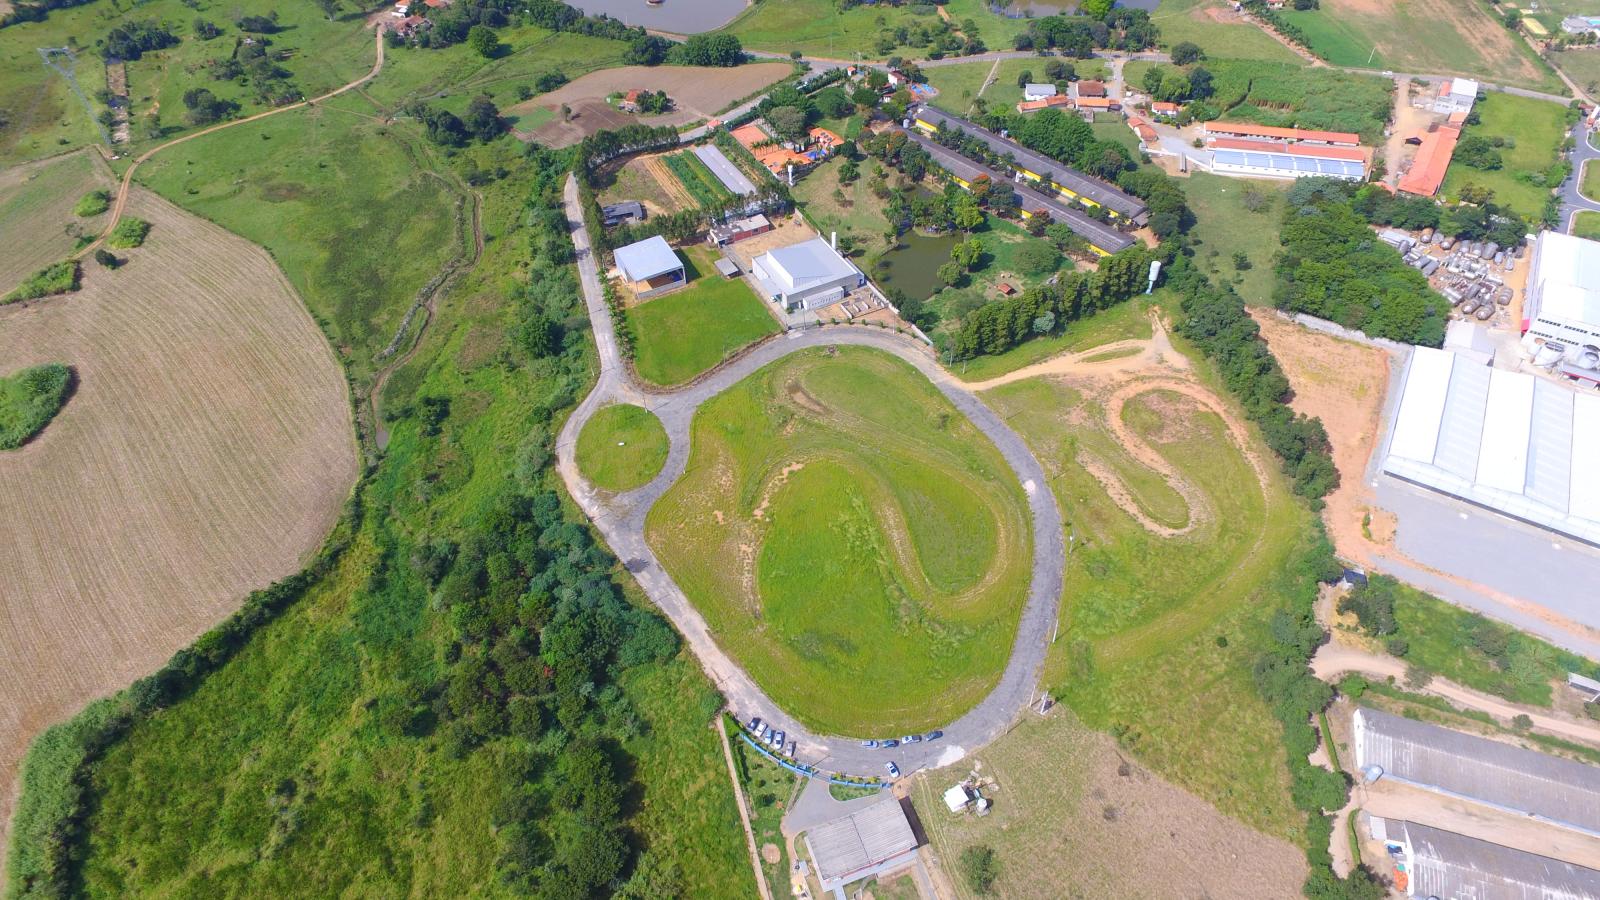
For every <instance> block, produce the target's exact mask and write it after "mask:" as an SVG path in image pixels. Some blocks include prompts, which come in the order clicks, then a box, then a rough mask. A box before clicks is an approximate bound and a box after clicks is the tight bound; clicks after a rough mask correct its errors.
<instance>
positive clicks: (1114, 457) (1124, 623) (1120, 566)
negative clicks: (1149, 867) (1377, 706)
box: [984, 380, 1309, 843]
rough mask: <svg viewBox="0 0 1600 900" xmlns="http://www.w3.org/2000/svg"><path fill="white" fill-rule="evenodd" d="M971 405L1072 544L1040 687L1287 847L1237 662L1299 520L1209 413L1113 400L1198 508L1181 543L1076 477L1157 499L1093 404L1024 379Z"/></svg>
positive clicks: (1269, 603)
mask: <svg viewBox="0 0 1600 900" xmlns="http://www.w3.org/2000/svg"><path fill="white" fill-rule="evenodd" d="M1214 390H1215V389H1214ZM1219 396H1220V394H1219ZM984 399H985V400H986V401H988V402H989V403H990V404H992V405H993V406H994V407H995V409H996V411H997V412H999V413H1000V414H1001V415H1002V416H1004V417H1006V418H1007V420H1008V421H1010V422H1011V423H1012V424H1013V426H1014V427H1016V428H1018V429H1019V430H1020V431H1021V432H1022V434H1023V436H1024V438H1025V439H1027V440H1028V442H1029V443H1030V445H1031V446H1032V447H1033V448H1034V451H1035V453H1037V454H1038V455H1039V456H1040V459H1041V461H1042V462H1043V463H1044V465H1045V470H1046V472H1047V473H1048V474H1049V475H1050V476H1051V478H1052V486H1053V488H1054V489H1055V492H1056V497H1057V498H1058V499H1059V500H1060V502H1061V504H1062V506H1063V514H1064V516H1065V519H1066V522H1067V528H1068V529H1069V534H1071V535H1073V536H1074V537H1075V540H1074V541H1073V547H1074V551H1073V558H1072V560H1071V562H1070V564H1069V565H1068V566H1067V574H1066V583H1065V588H1064V590H1063V594H1062V596H1063V607H1062V629H1061V637H1060V640H1059V643H1058V644H1057V646H1056V649H1055V652H1054V654H1053V655H1052V657H1051V659H1050V661H1049V664H1048V667H1047V671H1046V683H1048V684H1051V685H1052V686H1053V687H1054V689H1055V690H1056V692H1057V695H1058V696H1059V697H1060V699H1061V700H1062V701H1063V702H1065V703H1067V704H1068V705H1069V706H1071V707H1072V708H1073V710H1074V711H1075V712H1077V714H1078V715H1079V716H1081V717H1082V718H1083V720H1084V721H1085V722H1086V723H1087V724H1089V725H1090V726H1091V727H1094V728H1097V729H1102V730H1108V731H1110V732H1111V733H1112V734H1113V735H1114V736H1116V737H1117V738H1118V740H1119V742H1120V743H1121V744H1122V745H1123V746H1124V747H1126V748H1127V749H1129V750H1130V751H1132V752H1134V753H1135V754H1137V755H1138V756H1139V757H1140V759H1141V760H1143V761H1144V762H1145V763H1146V764H1148V765H1149V766H1151V767H1152V768H1154V769H1155V770H1157V771H1158V772H1160V773H1162V774H1163V775H1164V776H1166V777H1167V778H1170V779H1172V780H1173V781H1175V782H1176V783H1178V784H1179V785H1181V786H1183V787H1185V788H1187V789H1189V790H1191V791H1193V792H1195V793H1196V794H1199V795H1200V796H1201V797H1203V798H1205V799H1206V800H1207V801H1209V802H1211V803H1213V804H1215V805H1216V806H1217V807H1218V808H1219V809H1221V810H1222V811H1223V812H1225V813H1227V814H1229V815H1231V816H1233V817H1235V818H1237V819H1239V820H1241V821H1244V822H1247V823H1249V824H1251V825H1253V826H1255V827H1257V828H1260V829H1261V830H1263V831H1265V832H1267V833H1269V834H1273V835H1276V836H1279V837H1284V838H1286V839H1288V840H1290V841H1294V842H1296V843H1298V842H1299V841H1300V834H1299V832H1300V829H1301V827H1302V823H1303V821H1304V820H1303V818H1302V817H1301V816H1300V814H1299V813H1297V812H1296V811H1295V810H1294V808H1293V805H1292V804H1291V803H1290V800H1289V793H1288V773H1287V772H1286V771H1285V770H1284V767H1283V765H1282V761H1281V759H1280V758H1279V757H1278V756H1277V755H1276V754H1274V753H1262V752H1260V748H1261V747H1263V746H1272V745H1273V744H1274V743H1275V742H1276V741H1277V740H1278V739H1279V737H1278V735H1279V726H1278V724H1277V723H1276V722H1275V721H1274V720H1273V717H1272V714H1271V712H1270V710H1269V709H1268V708H1267V707H1266V704H1265V703H1263V702H1262V700H1261V699H1260V696H1259V695H1258V693H1257V691H1256V688H1255V686H1254V684H1253V683H1252V678H1251V666H1252V665H1253V663H1254V662H1255V660H1256V658H1257V656H1258V655H1260V654H1261V653H1262V652H1263V650H1265V649H1267V648H1268V647H1269V645H1270V637H1269V635H1268V631H1267V623H1268V621H1269V620H1270V619H1271V618H1272V615H1273V613H1274V612H1275V611H1276V610H1277V609H1279V608H1281V607H1282V606H1283V603H1284V601H1283V596H1284V595H1283V592H1282V589H1281V585H1280V581H1281V579H1283V578H1285V577H1286V576H1285V575H1284V573H1283V569H1284V567H1285V565H1286V562H1287V561H1288V560H1289V559H1290V558H1291V557H1292V555H1293V554H1294V553H1295V551H1296V548H1297V545H1298V544H1299V542H1300V541H1301V540H1302V535H1304V534H1305V532H1306V526H1307V525H1308V523H1309V513H1307V511H1306V510H1305V509H1304V508H1303V507H1302V506H1300V505H1298V504H1297V503H1295V502H1294V500H1293V499H1292V498H1291V496H1290V495H1289V493H1288V491H1287V490H1286V489H1285V486H1284V485H1283V483H1282V481H1281V480H1280V479H1279V478H1278V477H1277V476H1276V475H1275V474H1274V475H1271V476H1269V480H1268V482H1267V484H1266V485H1265V486H1264V487H1263V486H1261V485H1259V483H1258V481H1257V477H1256V475H1255V473H1254V472H1253V471H1252V469H1251V467H1250V465H1249V463H1248V462H1247V461H1246V459H1245V457H1244V456H1243V455H1242V454H1241V452H1240V451H1239V449H1238V448H1237V447H1236V446H1235V445H1234V444H1233V443H1232V441H1231V440H1230V439H1229V438H1228V436H1227V432H1226V431H1225V430H1224V428H1223V425H1222V422H1221V420H1220V419H1219V418H1218V417H1217V416H1216V415H1215V414H1214V413H1212V412H1210V411H1207V410H1203V409H1201V408H1199V407H1197V406H1195V405H1194V403H1193V401H1189V400H1187V399H1184V398H1178V397H1176V396H1175V395H1170V394H1167V395H1163V394H1161V393H1155V394H1144V395H1140V396H1138V397H1135V398H1134V399H1133V400H1131V401H1129V403H1128V405H1127V407H1126V408H1125V411H1124V413H1123V421H1124V422H1125V423H1126V425H1127V426H1128V427H1129V428H1130V429H1131V430H1132V431H1133V432H1134V433H1135V434H1137V435H1139V436H1141V437H1142V438H1143V439H1144V440H1146V441H1147V442H1148V443H1150V444H1151V445H1152V446H1153V447H1154V448H1155V450H1156V451H1157V452H1159V453H1160V454H1161V456H1162V457H1163V458H1164V459H1166V460H1167V462H1168V463H1170V464H1171V465H1172V466H1173V467H1174V468H1175V469H1176V470H1177V471H1178V472H1179V473H1180V474H1181V475H1182V477H1183V478H1184V479H1186V480H1188V481H1189V482H1190V483H1191V484H1192V485H1193V486H1194V488H1195V489H1197V490H1198V492H1199V494H1200V495H1201V496H1203V497H1204V499H1205V506H1204V508H1202V509H1199V510H1195V509H1190V510H1189V514H1190V515H1191V516H1196V517H1197V521H1198V527H1197V528H1196V529H1195V530H1194V531H1193V532H1192V533H1190V534H1188V535H1184V536H1180V537H1171V538H1167V537H1159V536H1157V535H1155V534H1153V533H1152V532H1149V531H1146V530H1145V529H1144V528H1142V527H1141V526H1140V525H1139V524H1138V523H1137V522H1135V521H1134V520H1133V519H1132V518H1131V517H1130V516H1129V515H1128V514H1127V513H1126V512H1124V511H1123V510H1122V509H1121V508H1119V507H1118V506H1117V504H1116V503H1114V502H1113V501H1112V499H1111V497H1110V496H1109V495H1108V494H1107V492H1106V489H1105V487H1104V486H1103V485H1102V484H1101V482H1100V481H1099V480H1097V479H1096V478H1095V477H1094V475H1092V474H1091V473H1090V470H1089V469H1088V468H1086V464H1088V465H1093V466H1097V467H1101V468H1104V469H1108V470H1109V471H1111V472H1113V473H1115V475H1116V476H1117V478H1118V479H1119V480H1120V481H1121V482H1122V483H1123V484H1124V485H1125V487H1126V489H1127V490H1128V492H1129V493H1130V494H1131V495H1132V496H1133V498H1134V500H1135V502H1137V503H1139V505H1140V507H1141V508H1142V509H1144V510H1145V511H1146V514H1151V513H1156V512H1158V511H1159V510H1160V509H1162V508H1163V504H1165V502H1166V501H1165V500H1164V499H1163V497H1162V495H1161V492H1163V491H1164V490H1165V487H1164V485H1165V483H1164V482H1163V481H1161V480H1160V479H1159V478H1153V477H1152V473H1150V472H1148V471H1141V469H1142V467H1141V466H1140V465H1138V464H1137V463H1135V462H1134V461H1133V460H1132V459H1131V458H1129V457H1127V456H1126V454H1125V453H1123V452H1121V451H1120V450H1119V449H1118V442H1117V441H1115V440H1114V439H1113V438H1112V437H1111V436H1110V434H1109V433H1108V426H1107V425H1106V423H1105V416H1106V415H1107V412H1106V410H1105V409H1104V407H1103V406H1102V404H1101V402H1100V401H1099V399H1098V397H1097V396H1096V395H1093V394H1085V393H1080V392H1079V391H1076V390H1074V389H1073V388H1071V387H1068V386H1067V385H1065V384H1062V383H1060V382H1053V381H1042V380H1028V381H1023V382H1018V383H1015V384H1011V385H1007V386H1004V387H1000V388H996V389H994V390H992V391H988V392H985V394H984ZM1090 434H1096V435H1097V437H1098V440H1096V441H1090V440H1087V439H1086V437H1087V436H1088V435H1090ZM1255 452H1257V453H1261V452H1262V451H1260V450H1256V451H1255ZM1152 517H1155V516H1152Z"/></svg>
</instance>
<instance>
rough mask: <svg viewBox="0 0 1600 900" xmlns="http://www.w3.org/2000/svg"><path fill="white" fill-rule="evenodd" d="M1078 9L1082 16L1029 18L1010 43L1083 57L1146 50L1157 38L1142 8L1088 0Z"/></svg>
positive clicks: (1148, 17)
mask: <svg viewBox="0 0 1600 900" xmlns="http://www.w3.org/2000/svg"><path fill="white" fill-rule="evenodd" d="M1079 11H1080V12H1082V13H1085V15H1077V16H1044V17H1041V18H1038V19H1034V20H1032V21H1031V22H1029V23H1028V30H1027V31H1024V32H1022V33H1021V34H1019V35H1017V36H1016V38H1015V40H1014V41H1013V46H1014V47H1016V49H1018V50H1059V51H1061V52H1062V54H1064V55H1066V56H1074V57H1078V58H1080V59H1085V58H1088V57H1090V56H1093V55H1094V51H1096V50H1123V51H1128V52H1134V51H1139V50H1146V49H1149V48H1151V47H1154V46H1155V45H1156V42H1157V41H1159V40H1160V39H1161V32H1160V30H1159V29H1157V28H1156V26H1155V23H1153V22H1151V21H1150V14H1149V13H1148V12H1145V11H1144V10H1142V9H1125V8H1112V6H1111V4H1110V3H1109V2H1106V0H1088V2H1085V3H1083V4H1082V5H1080V6H1079Z"/></svg>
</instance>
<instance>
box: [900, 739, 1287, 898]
mask: <svg viewBox="0 0 1600 900" xmlns="http://www.w3.org/2000/svg"><path fill="white" fill-rule="evenodd" d="M973 769H977V771H978V772H979V773H980V774H981V776H982V777H984V778H986V779H993V781H994V783H995V784H994V786H993V787H992V788H990V787H985V788H984V789H983V795H984V796H985V797H988V798H990V799H991V800H993V802H994V807H993V810H992V811H991V812H990V814H989V815H988V816H986V817H984V818H978V817H977V816H976V815H974V814H972V813H964V814H958V815H953V814H951V813H950V812H948V811H947V810H946V808H945V806H944V803H943V801H942V799H941V795H942V794H943V793H944V791H945V790H946V789H948V788H949V787H950V786H951V785H953V784H956V783H957V782H958V781H960V780H961V779H962V778H964V777H965V776H967V774H968V773H969V772H970V771H971V770H973ZM912 799H913V802H914V803H915V805H916V809H917V814H918V816H919V817H920V818H921V820H922V824H923V827H924V828H926V829H927V832H928V839H929V841H930V842H931V844H932V846H933V849H934V851H935V852H936V853H937V855H938V858H939V863H940V867H941V868H942V869H943V870H944V874H945V875H947V876H949V879H948V881H946V882H945V883H946V884H947V885H950V886H952V887H954V888H955V891H954V893H955V895H956V896H958V897H962V898H967V897H969V896H970V892H969V891H968V890H967V889H966V886H965V884H959V883H956V884H952V882H959V876H958V875H956V874H955V862H956V859H957V858H958V857H959V856H960V855H961V851H962V850H964V849H966V848H967V847H970V846H973V845H975V844H987V845H989V846H991V847H993V848H994V850H995V854H996V856H997V858H998V859H999V863H1000V878H999V880H998V881H997V882H995V886H994V891H993V894H994V895H995V896H999V897H1008V898H1017V897H1050V898H1060V897H1073V898H1078V897H1085V898H1087V897H1233V898H1251V897H1260V898H1273V900H1277V898H1282V897H1292V896H1297V895H1298V894H1299V891H1300V884H1301V882H1302V881H1303V880H1304V879H1305V875H1306V862H1305V856H1304V854H1303V853H1302V852H1301V851H1300V849H1299V848H1297V847H1295V846H1294V845H1293V844H1290V843H1289V842H1287V841H1282V840H1277V839H1274V838H1269V837H1267V836H1265V835H1262V834H1260V833H1258V832H1256V831H1253V830H1251V829H1250V828H1249V827H1248V826H1245V825H1242V824H1240V823H1239V822H1236V821H1234V820H1233V819H1230V818H1228V817H1227V816H1224V815H1223V814H1221V813H1219V812H1217V811H1216V810H1215V809H1213V808H1212V807H1211V806H1210V805H1208V804H1207V803H1205V802H1204V801H1202V800H1200V799H1199V798H1197V797H1194V796H1193V795H1191V794H1188V793H1186V792H1185V791H1183V790H1181V789H1179V788H1177V787H1175V786H1173V785H1171V784H1169V783H1167V782H1166V781H1163V780H1162V779H1161V778H1159V777H1157V776H1156V775H1154V774H1152V773H1150V772H1149V771H1147V770H1145V769H1144V768H1142V767H1140V766H1139V765H1138V764H1137V763H1134V762H1132V761H1131V759H1129V758H1128V757H1126V756H1124V755H1123V754H1122V752H1121V751H1120V750H1119V749H1118V748H1117V745H1116V742H1115V741H1114V740H1113V739H1112V738H1111V737H1110V736H1108V735H1105V734H1101V733H1098V732H1094V731H1090V730H1088V729H1086V728H1084V727H1083V726H1082V725H1080V724H1079V723H1078V722H1077V721H1076V720H1075V719H1074V718H1073V717H1072V714H1071V713H1070V712H1068V711H1067V710H1065V709H1063V708H1061V707H1057V709H1056V710H1055V711H1053V712H1052V713H1051V714H1050V715H1049V716H1048V717H1045V718H1043V719H1041V718H1040V717H1038V716H1036V715H1033V714H1028V715H1027V717H1026V718H1025V719H1024V720H1023V722H1022V724H1021V725H1019V726H1018V727H1017V729H1016V730H1015V731H1012V732H1011V733H1010V734H1008V735H1006V736H1005V737H1003V738H1001V739H1000V740H999V741H997V742H996V743H995V744H993V745H992V746H990V747H989V748H987V749H985V750H983V751H981V752H979V753H978V754H976V756H975V757H973V758H972V759H969V760H966V761H964V762H963V763H962V764H961V765H958V766H953V767H951V768H949V769H940V770H937V771H934V772H931V773H927V774H924V775H921V776H919V777H918V778H917V781H916V785H915V788H914V789H913V791H912Z"/></svg>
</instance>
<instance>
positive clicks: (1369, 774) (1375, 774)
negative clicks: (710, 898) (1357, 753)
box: [1361, 765, 1383, 784]
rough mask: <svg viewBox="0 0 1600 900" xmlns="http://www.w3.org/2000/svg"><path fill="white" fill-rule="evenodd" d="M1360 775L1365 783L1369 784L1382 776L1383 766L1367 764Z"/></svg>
mask: <svg viewBox="0 0 1600 900" xmlns="http://www.w3.org/2000/svg"><path fill="white" fill-rule="evenodd" d="M1361 777H1362V778H1363V779H1364V780H1365V781H1366V783H1367V784H1371V783H1373V782H1374V781H1377V780H1378V779H1379V778H1382V777H1383V766H1380V765H1370V766H1367V767H1366V768H1365V769H1362V770H1361Z"/></svg>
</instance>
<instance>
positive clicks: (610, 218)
mask: <svg viewBox="0 0 1600 900" xmlns="http://www.w3.org/2000/svg"><path fill="white" fill-rule="evenodd" d="M600 218H601V220H602V221H603V222H604V223H605V226H606V227H607V228H610V227H611V226H612V225H621V224H622V223H623V222H643V221H644V204H643V203H640V202H639V201H637V200H624V201H622V202H621V203H612V204H610V205H608V206H602V207H600Z"/></svg>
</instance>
